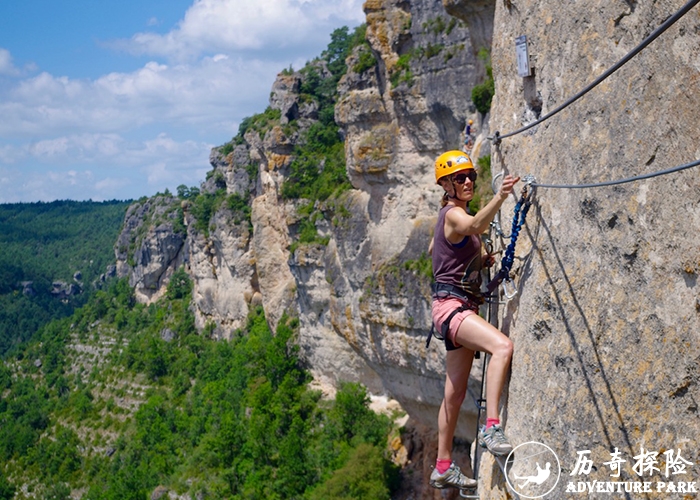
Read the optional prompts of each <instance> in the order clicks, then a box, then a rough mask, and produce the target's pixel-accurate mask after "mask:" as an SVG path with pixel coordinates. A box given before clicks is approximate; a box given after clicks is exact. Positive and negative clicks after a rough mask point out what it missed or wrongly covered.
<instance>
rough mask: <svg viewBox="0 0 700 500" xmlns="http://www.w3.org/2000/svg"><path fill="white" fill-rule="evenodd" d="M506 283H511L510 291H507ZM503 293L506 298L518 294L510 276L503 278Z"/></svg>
mask: <svg viewBox="0 0 700 500" xmlns="http://www.w3.org/2000/svg"><path fill="white" fill-rule="evenodd" d="M508 283H512V285H513V291H512V292H511V293H508V286H507V284H508ZM503 295H505V297H506V299H508V300H510V299H512V298H513V297H515V296H516V295H518V288H517V287H516V286H515V281H514V280H512V279H510V277H508V278H506V279H504V280H503Z"/></svg>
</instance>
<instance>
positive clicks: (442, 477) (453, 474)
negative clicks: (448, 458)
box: [430, 462, 476, 490]
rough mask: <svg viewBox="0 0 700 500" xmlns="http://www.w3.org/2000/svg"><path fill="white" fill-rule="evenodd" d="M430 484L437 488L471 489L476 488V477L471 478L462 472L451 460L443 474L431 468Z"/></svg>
mask: <svg viewBox="0 0 700 500" xmlns="http://www.w3.org/2000/svg"><path fill="white" fill-rule="evenodd" d="M430 486H432V487H433V488H438V489H443V488H459V489H460V490H464V489H473V488H476V479H472V478H470V477H467V476H465V475H464V474H462V471H461V470H459V467H458V466H457V465H456V464H455V463H454V462H452V463H451V464H450V468H449V469H447V470H446V471H445V473H444V474H440V473H439V472H438V470H437V469H433V472H432V474H430Z"/></svg>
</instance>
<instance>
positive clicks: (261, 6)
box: [113, 0, 364, 60]
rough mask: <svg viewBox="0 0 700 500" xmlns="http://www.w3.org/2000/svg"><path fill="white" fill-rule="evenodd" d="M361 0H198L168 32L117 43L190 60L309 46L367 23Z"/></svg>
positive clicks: (140, 36)
mask: <svg viewBox="0 0 700 500" xmlns="http://www.w3.org/2000/svg"><path fill="white" fill-rule="evenodd" d="M362 3H363V1H362V0H255V1H242V0H197V1H196V2H195V3H194V5H192V6H191V7H190V8H189V9H188V10H187V12H186V14H185V17H184V19H183V20H182V21H180V23H179V24H178V26H177V27H176V28H175V29H174V30H172V31H170V32H169V33H167V34H165V35H161V34H157V33H149V32H146V33H138V34H136V35H134V36H133V37H132V38H131V39H130V40H119V41H116V42H113V46H115V47H119V48H122V49H125V50H128V51H130V52H132V53H136V54H147V55H151V56H163V57H166V58H169V59H174V60H187V59H190V58H193V57H197V56H198V55H200V54H211V53H213V52H236V51H242V50H265V49H268V50H269V49H275V48H289V47H293V46H297V47H298V46H309V43H310V42H311V43H312V44H313V43H316V42H317V41H318V39H319V37H324V38H326V37H327V34H328V33H330V31H332V29H333V28H339V27H340V26H341V25H343V24H350V25H353V26H354V25H357V24H360V23H362V22H363V21H364V14H363V11H362Z"/></svg>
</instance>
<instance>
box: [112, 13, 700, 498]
mask: <svg viewBox="0 0 700 500" xmlns="http://www.w3.org/2000/svg"><path fill="white" fill-rule="evenodd" d="M443 3H444V6H443V5H442V4H441V3H440V2H437V1H431V0H416V1H412V2H406V1H399V0H368V1H367V2H365V5H364V8H365V12H366V15H367V42H368V44H369V47H366V46H363V47H358V48H356V49H355V50H354V51H353V53H352V54H351V55H350V56H349V58H348V59H347V62H348V67H349V68H350V69H349V71H348V73H347V74H346V75H345V76H344V77H343V78H342V80H341V81H340V83H339V85H338V89H339V96H338V101H337V104H336V106H335V121H336V123H337V124H338V125H339V126H340V127H341V132H342V134H343V137H344V138H345V159H346V168H347V174H348V177H349V179H350V181H351V183H352V187H353V188H352V189H351V190H349V191H346V192H345V193H344V194H342V195H341V196H340V198H338V199H336V200H334V201H333V204H334V207H335V208H332V207H329V206H324V204H323V203H317V205H318V206H315V207H313V208H314V210H318V211H320V212H322V213H331V214H332V216H329V217H319V218H314V219H313V221H312V222H313V224H314V225H315V229H316V231H317V232H318V235H319V240H315V241H314V242H311V243H300V242H299V239H300V236H299V234H300V231H301V227H302V225H303V223H305V222H306V221H305V220H304V219H305V217H306V216H304V215H302V213H303V211H302V209H303V207H304V206H305V202H304V200H294V199H283V197H282V196H281V191H282V186H283V185H284V183H285V181H286V180H287V179H288V178H289V175H290V169H291V165H292V163H293V161H294V158H295V156H294V155H295V151H296V149H295V148H296V146H297V145H299V144H300V141H301V140H302V137H303V135H304V132H305V131H307V130H308V129H309V127H311V126H312V125H313V124H314V123H315V122H316V121H317V120H318V119H319V114H322V111H321V110H320V108H319V106H318V104H317V103H316V102H315V101H313V100H309V99H308V98H306V97H305V96H304V95H303V88H304V83H305V81H306V80H305V79H307V78H309V77H308V74H307V73H304V72H294V73H291V74H289V73H290V72H285V73H283V74H281V75H279V77H278V79H277V81H276V82H275V84H274V85H273V89H272V93H271V97H270V108H269V109H270V113H269V114H270V116H273V115H274V113H278V114H277V115H274V116H276V117H277V118H274V119H272V120H271V121H268V122H267V125H265V126H261V125H259V124H258V125H256V126H255V127H253V126H250V127H249V128H248V129H247V130H246V132H245V134H244V136H243V137H242V138H239V139H237V140H236V141H234V142H233V143H231V144H230V146H231V147H230V148H227V149H225V148H215V149H214V150H213V151H212V155H211V158H210V161H211V164H212V167H213V170H212V171H211V172H210V174H209V175H208V176H207V180H206V181H205V182H204V183H203V184H202V187H201V193H202V195H206V196H210V197H211V201H212V204H211V205H207V206H209V207H210V211H203V209H202V208H201V207H202V205H201V204H200V205H197V206H195V205H192V204H191V203H190V202H189V201H184V202H183V201H182V200H180V199H176V198H173V197H167V196H163V197H157V198H154V199H151V200H148V201H145V202H140V203H137V204H135V205H134V206H132V207H131V208H130V209H129V211H128V212H127V216H126V220H125V227H124V232H123V234H122V235H121V237H120V239H119V242H118V243H117V248H116V251H117V257H118V272H119V274H120V275H122V276H124V275H129V276H130V280H131V283H132V285H134V286H135V287H136V289H137V292H138V295H139V297H140V298H141V300H153V299H154V298H157V297H158V296H159V295H160V294H162V293H163V290H164V286H165V285H166V284H167V280H168V278H169V276H170V275H171V274H172V272H173V271H174V270H175V269H176V268H177V267H179V266H181V265H184V266H185V267H186V269H187V271H188V272H189V274H190V275H191V276H192V278H193V282H194V294H193V306H194V310H195V315H196V318H197V325H198V326H199V327H200V328H204V327H205V326H206V325H208V324H209V325H212V327H213V331H214V334H215V335H216V336H218V337H221V338H227V337H228V336H229V335H230V334H231V332H232V331H233V330H234V329H236V328H239V327H242V326H243V325H244V324H245V319H246V316H247V314H248V311H249V309H250V308H251V307H254V306H257V305H262V306H263V307H264V309H265V311H266V315H267V318H268V321H269V322H270V324H271V326H272V327H273V328H274V327H275V326H276V324H277V323H278V322H279V321H280V318H281V317H282V316H283V314H285V313H287V314H291V315H294V316H297V317H298V318H299V323H300V331H299V339H298V341H299V344H300V346H301V349H302V353H303V356H304V357H305V359H306V361H307V363H308V364H309V366H310V367H311V370H312V372H313V373H314V375H315V377H316V378H317V379H319V380H320V381H322V382H327V383H335V382H337V381H339V380H353V381H360V382H363V383H364V384H366V385H367V386H368V387H369V389H370V391H372V392H373V393H375V394H386V395H388V396H391V397H392V398H395V399H396V400H398V401H399V402H400V403H401V405H402V406H403V408H404V409H405V410H406V411H407V412H408V414H409V415H410V417H411V422H413V423H414V425H415V426H416V428H421V429H423V431H422V432H423V437H421V438H419V437H415V436H414V438H412V439H414V440H416V443H417V442H419V441H420V440H421V439H424V438H425V436H431V435H432V436H433V438H434V432H435V425H436V415H437V409H438V407H439V404H440V402H441V399H442V390H443V379H444V365H443V363H444V351H443V350H444V347H443V346H442V345H441V344H440V343H438V342H434V343H433V344H432V345H431V347H430V348H429V349H426V348H425V335H426V334H427V331H428V329H429V325H430V316H429V305H430V297H429V283H430V278H429V277H428V276H427V275H426V274H425V273H424V272H421V269H423V268H424V267H425V264H426V263H427V256H426V251H427V245H428V242H429V240H430V236H431V232H432V227H433V224H434V221H435V216H436V213H437V207H438V204H439V198H440V192H439V189H438V188H437V186H435V184H434V177H433V161H434V158H435V157H436V156H437V155H438V154H439V153H440V152H442V151H445V150H447V149H455V148H458V147H459V146H460V145H461V137H460V133H461V131H462V129H463V127H464V122H465V120H466V119H467V118H473V119H474V120H475V122H476V123H477V125H478V129H479V130H480V132H482V136H481V137H482V138H483V137H485V135H486V134H487V133H488V130H489V128H490V130H492V131H495V130H498V131H500V132H501V133H502V134H505V133H508V132H511V131H513V130H515V129H518V128H519V127H521V126H522V125H524V124H526V123H529V122H530V121H532V120H534V119H536V118H537V117H539V116H541V115H543V114H545V113H547V112H549V111H551V110H552V109H554V108H555V107H556V106H557V105H559V104H560V103H562V102H563V101H564V100H565V99H566V98H568V97H569V96H571V95H572V94H574V93H575V92H577V91H578V90H580V89H581V88H583V87H584V86H585V85H586V84H587V83H588V82H590V81H591V80H592V79H593V78H594V77H595V76H597V75H598V74H600V73H601V72H602V71H603V70H604V69H605V68H607V67H608V66H610V65H612V64H613V63H614V62H616V61H617V60H619V59H620V58H621V57H622V56H623V55H624V54H625V53H626V52H627V51H628V50H630V49H631V48H633V47H634V46H635V45H636V44H637V43H638V42H639V41H641V39H642V38H643V37H644V36H646V35H647V34H648V33H649V32H651V30H652V29H653V28H654V27H655V26H657V25H659V24H660V23H661V22H663V20H664V19H666V18H667V17H668V16H669V15H671V14H672V13H673V12H674V9H675V7H674V6H673V5H671V4H672V2H670V1H667V0H661V1H658V2H655V3H653V5H652V4H651V3H650V2H604V1H602V0H594V2H593V4H594V5H591V4H590V2H588V3H586V4H585V5H583V4H582V5H578V4H577V3H576V2H573V3H567V4H566V6H565V8H564V7H562V4H561V2H555V1H554V0H538V1H534V0H518V1H517V2H516V1H514V0H507V1H504V2H494V1H490V2H489V1H476V0H474V1H472V0H443ZM446 11H447V12H450V13H451V14H452V15H454V16H458V17H450V16H448V14H447V13H446ZM458 18H459V19H458ZM467 25H468V26H469V28H468V29H467ZM698 28H699V26H698V17H697V14H693V13H691V14H690V15H688V16H686V18H684V19H683V20H681V21H680V22H679V23H678V24H677V25H676V26H675V27H673V28H672V29H671V30H670V31H669V32H667V33H666V34H664V35H663V36H662V37H661V38H659V39H658V40H657V41H656V42H654V44H652V46H651V47H650V48H649V49H647V50H646V51H644V52H643V53H642V54H640V55H639V56H638V57H637V58H635V59H634V60H633V61H632V62H630V63H628V64H627V65H626V66H625V67H624V68H623V69H621V70H620V71H619V72H618V73H616V74H615V75H613V76H612V77H611V78H610V79H608V80H607V81H606V82H605V83H603V84H602V85H600V86H599V87H597V88H596V89H595V90H593V91H592V92H591V93H590V94H589V95H587V96H585V97H584V98H583V99H581V100H580V101H579V102H577V103H576V104H574V105H573V106H571V107H569V108H567V109H566V110H564V111H562V112H561V113H560V114H558V115H556V116H555V117H553V118H552V119H551V120H549V121H547V122H544V123H543V124H541V125H538V126H536V127H535V128H533V129H531V130H529V131H527V132H525V133H523V134H520V135H517V136H514V137H511V138H506V139H504V140H503V142H502V143H501V144H500V145H499V146H498V148H493V147H491V148H489V147H481V151H482V152H483V153H488V152H489V149H490V150H491V152H492V153H493V161H492V170H493V172H494V173H498V172H500V171H501V170H502V169H503V168H504V166H505V169H506V170H507V171H509V172H513V173H516V174H519V175H524V174H526V173H530V174H534V175H535V176H536V177H537V180H538V181H540V182H545V183H566V184H578V183H585V182H597V181H607V180H611V179H619V178H624V177H629V176H632V175H639V174H643V173H647V172H651V171H654V170H659V169H663V168H668V167H672V166H675V165H679V164H682V163H685V162H688V161H691V160H694V159H696V158H697V154H698V151H697V143H698V135H700V132H698V131H697V130H695V128H694V127H692V126H689V124H692V123H694V122H695V120H694V118H695V114H696V111H695V110H697V109H700V106H699V105H700V102H698V101H699V100H700V93H699V92H698V90H699V89H698V70H700V65H698V63H697V61H698V57H697V56H698V47H697V43H694V42H695V41H696V33H697V31H698ZM523 34H525V35H527V37H528V41H529V51H530V55H531V64H532V67H533V69H534V76H531V77H527V78H521V77H519V76H518V73H517V66H516V52H515V38H516V37H517V36H520V35H523ZM492 36H493V44H491V38H492ZM482 47H491V60H492V63H493V74H494V77H495V83H496V85H495V87H496V95H495V98H494V101H493V105H492V108H491V113H490V115H489V116H480V115H479V114H478V113H476V111H475V109H474V106H473V104H472V103H471V101H470V96H471V89H472V87H473V86H474V85H475V84H478V83H481V82H482V81H483V79H484V78H485V76H486V74H487V72H486V69H485V67H484V65H483V62H482V61H481V60H480V59H479V58H477V57H476V53H477V52H478V50H479V49H481V48H482ZM363 50H365V51H367V50H369V51H371V55H372V56H373V57H374V61H375V62H374V63H373V64H370V65H367V64H364V63H363V62H366V60H367V58H366V54H363V53H362V51H363ZM314 64H315V65H316V66H315V67H316V69H315V71H317V73H318V74H325V73H327V72H328V70H327V68H326V67H325V66H324V63H323V62H322V61H319V62H314ZM324 72H325V73H324ZM266 113H268V112H266ZM478 142H479V141H478ZM484 146H486V144H484ZM222 200H223V201H222ZM699 200H700V187H699V185H698V183H696V182H693V172H692V171H686V172H683V173H677V174H672V175H668V176H664V177H659V178H656V179H653V180H645V181H641V182H635V183H630V184H624V185H620V186H616V187H606V188H598V189H585V190H583V189H582V190H573V189H544V188H540V189H539V191H538V192H537V194H536V198H535V204H534V206H533V208H532V209H531V210H530V215H529V218H528V221H527V224H526V226H525V228H524V229H523V231H522V233H521V237H520V240H519V242H518V247H517V260H516V265H515V266H514V271H515V273H516V282H517V284H518V288H519V292H520V293H519V295H518V296H517V297H516V298H515V299H513V300H511V301H510V302H508V304H507V305H505V306H502V307H501V308H500V311H499V313H500V314H499V318H500V325H501V328H502V329H503V330H504V331H505V332H507V333H508V334H509V335H510V336H511V338H512V339H513V340H514V342H515V354H514V361H513V369H512V376H511V380H510V384H509V387H508V392H507V400H506V401H504V403H505V406H504V409H503V419H504V421H505V422H506V428H507V431H508V434H509V435H510V436H511V437H512V440H513V441H514V442H515V443H516V444H517V443H519V442H526V441H538V442H542V443H545V444H547V445H549V446H551V447H552V448H554V449H555V451H556V453H557V455H558V456H559V458H560V459H561V462H562V467H563V468H564V469H565V470H566V471H567V473H568V472H570V471H571V470H573V468H574V464H575V460H576V457H577V451H579V450H591V458H592V459H593V460H594V462H595V464H596V467H597V469H596V471H597V472H596V473H597V474H598V475H599V476H598V477H595V478H593V477H592V476H591V478H590V479H591V480H592V479H597V480H603V481H604V480H606V478H607V477H608V475H609V474H607V473H604V472H605V468H606V466H604V465H603V462H606V461H609V460H610V452H611V451H612V450H614V448H616V447H617V448H618V449H619V450H620V451H621V452H622V453H623V454H625V455H626V460H628V462H627V465H629V467H628V470H626V471H625V474H627V476H626V477H627V478H628V479H629V478H632V479H631V480H634V477H636V476H635V475H633V473H632V469H631V467H632V465H633V463H634V459H633V458H632V457H633V456H635V455H638V454H639V453H640V447H641V446H644V448H645V450H647V449H649V448H654V449H655V450H654V451H661V450H662V449H663V450H668V449H671V448H674V449H681V450H682V453H683V457H684V458H685V459H687V460H689V461H691V462H693V463H698V462H699V461H700V456H698V451H697V447H694V448H693V447H689V446H688V442H689V441H688V440H693V439H695V437H696V436H697V433H698V430H699V429H698V427H699V426H698V419H697V413H698V399H699V398H700V394H699V393H698V365H700V348H699V347H698V343H697V341H696V340H697V333H696V332H697V331H699V327H700V325H699V324H698V322H699V317H698V314H699V313H698V311H700V299H699V298H698V288H697V277H698V274H699V273H700V253H699V251H698V245H697V242H696V241H695V238H694V237H693V233H692V230H693V229H695V228H698V226H699V225H700V205H699V204H698V201H699ZM241 201H242V202H243V204H244V205H245V206H246V207H247V208H242V205H240V203H239V202H241ZM514 201H515V200H511V202H510V203H508V204H506V205H505V206H504V208H503V210H502V217H503V221H504V226H507V225H509V222H510V217H512V208H513V205H514ZM339 207H342V209H341V208H339ZM688 230H690V232H689V231H688ZM501 243H502V244H504V245H505V244H507V241H502V242H501ZM479 373H480V370H479V367H478V366H475V369H474V372H473V375H474V377H473V380H472V381H471V382H472V386H470V389H473V392H474V393H478V386H479V383H480V381H479V380H478V375H479ZM474 417H475V415H474V410H473V405H472V404H471V403H470V402H467V403H465V405H464V413H463V416H462V418H461V419H460V426H459V428H458V431H457V435H458V437H460V438H465V439H472V438H473V434H474ZM431 433H432V434H431ZM432 446H433V444H426V445H425V448H426V450H427V451H425V452H423V453H425V454H426V456H428V458H429V459H434V456H432V457H430V456H429V455H430V453H431V452H430V450H428V449H427V448H432ZM421 447H422V445H418V444H416V445H415V446H412V447H411V448H412V449H416V450H417V449H419V448H421ZM416 453H418V452H416ZM660 456H661V455H660ZM426 463H427V462H426ZM460 463H461V465H463V466H465V467H466V465H467V464H466V463H463V462H460ZM426 471H427V469H426ZM426 471H423V472H426ZM423 475H427V474H423ZM480 476H481V477H482V480H481V486H480V494H481V497H482V498H508V495H509V493H507V490H506V485H505V482H504V480H503V477H502V476H501V475H500V472H498V470H497V469H496V468H495V467H494V465H493V462H491V461H490V460H489V459H488V458H487V459H486V460H484V461H483V462H482V467H481V470H480ZM564 476H565V474H562V477H564ZM421 477H422V476H421ZM567 477H568V476H567ZM688 480H692V479H690V478H689V479H688ZM564 482H565V481H564ZM564 482H562V483H560V484H559V485H558V486H557V488H560V493H561V495H559V496H557V498H563V497H564V496H565V495H564V493H563V492H564V489H563V488H565V486H566V485H565V484H564ZM424 487H425V485H424V484H422V485H421V484H417V486H416V488H417V489H416V490H415V491H418V492H421V493H422V494H424V496H423V497H426V498H427V497H428V496H430V495H432V493H429V492H428V490H425V489H423V488H424ZM594 495H595V494H594ZM592 497H593V496H592Z"/></svg>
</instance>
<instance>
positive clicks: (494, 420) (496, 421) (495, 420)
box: [486, 418, 501, 429]
mask: <svg viewBox="0 0 700 500" xmlns="http://www.w3.org/2000/svg"><path fill="white" fill-rule="evenodd" d="M500 423H501V420H500V419H498V418H487V419H486V428H487V429H488V428H489V427H492V426H494V425H498V424H500Z"/></svg>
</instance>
